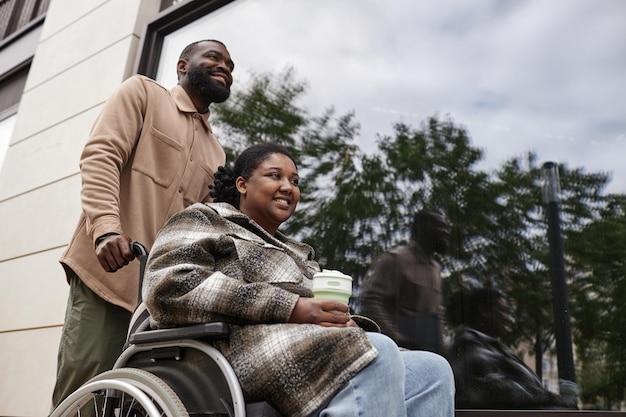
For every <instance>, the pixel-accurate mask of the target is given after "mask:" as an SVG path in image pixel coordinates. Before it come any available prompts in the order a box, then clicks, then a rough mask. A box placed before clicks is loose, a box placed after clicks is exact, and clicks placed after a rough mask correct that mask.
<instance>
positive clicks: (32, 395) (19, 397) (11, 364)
mask: <svg viewBox="0 0 626 417" xmlns="http://www.w3.org/2000/svg"><path fill="white" fill-rule="evenodd" d="M60 337H61V328H60V327H52V328H44V329H35V330H25V331H20V332H9V333H0V369H2V374H1V375H2V376H0V416H29V417H31V416H32V417H35V416H37V417H41V416H47V415H48V414H49V413H50V408H51V405H52V389H53V387H54V379H55V375H56V357H57V351H58V348H59V339H60Z"/></svg>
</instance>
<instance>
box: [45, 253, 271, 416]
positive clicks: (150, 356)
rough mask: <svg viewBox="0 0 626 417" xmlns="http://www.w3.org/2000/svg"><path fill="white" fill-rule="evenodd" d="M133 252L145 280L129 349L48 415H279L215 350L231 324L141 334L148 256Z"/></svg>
mask: <svg viewBox="0 0 626 417" xmlns="http://www.w3.org/2000/svg"><path fill="white" fill-rule="evenodd" d="M131 248H132V250H133V252H134V253H135V254H136V255H137V256H138V257H139V261H140V276H139V300H138V307H137V309H136V310H135V312H134V313H133V320H132V321H131V325H130V328H129V335H128V340H127V346H126V348H125V349H124V351H123V352H122V354H121V355H120V356H119V357H118V359H117V361H116V362H115V365H114V366H113V369H111V370H110V371H106V372H103V373H101V374H99V375H97V376H96V377H94V378H92V379H91V380H89V381H88V382H86V383H85V384H83V385H82V386H81V387H80V388H78V389H77V390H76V391H74V392H73V393H72V394H70V395H69V396H68V397H67V398H66V399H65V400H64V401H63V402H61V403H60V404H59V405H58V406H57V407H56V408H55V409H54V410H53V411H52V413H51V414H50V416H49V417H78V416H83V415H89V416H91V415H95V416H96V417H118V416H119V417H121V416H129V417H131V416H132V417H162V416H165V417H200V416H206V417H209V416H211V417H217V416H228V417H280V414H278V412H277V411H276V410H275V409H274V408H272V407H271V406H270V405H269V404H268V403H266V402H258V403H248V404H246V402H245V399H244V396H243V392H242V390H241V386H240V385H239V381H238V380H237V376H236V375H235V372H234V371H233V369H232V367H231V366H230V364H229V363H228V361H227V360H226V358H225V357H224V355H222V353H221V352H220V351H219V350H218V349H216V348H215V347H213V346H211V344H210V342H211V341H215V340H218V339H224V338H227V337H228V335H229V333H230V329H229V326H228V325H227V324H226V323H222V322H215V323H203V324H197V325H190V326H183V327H177V328H172V329H158V330H143V331H142V330H140V329H141V328H142V327H147V326H146V323H147V320H148V312H147V309H146V308H145V304H143V303H142V300H141V287H142V284H143V273H144V269H145V263H146V260H147V257H148V252H147V250H146V249H145V247H143V245H141V244H139V243H137V242H133V243H132V244H131ZM209 393H210V394H211V395H208V394H209ZM88 404H90V405H88Z"/></svg>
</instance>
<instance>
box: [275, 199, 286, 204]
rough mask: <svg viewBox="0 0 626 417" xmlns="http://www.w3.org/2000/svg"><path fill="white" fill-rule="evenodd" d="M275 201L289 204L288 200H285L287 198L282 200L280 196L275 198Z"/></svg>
mask: <svg viewBox="0 0 626 417" xmlns="http://www.w3.org/2000/svg"><path fill="white" fill-rule="evenodd" d="M276 202H278V203H283V204H289V201H287V200H283V199H282V198H277V199H276Z"/></svg>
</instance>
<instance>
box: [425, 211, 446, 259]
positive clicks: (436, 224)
mask: <svg viewBox="0 0 626 417" xmlns="http://www.w3.org/2000/svg"><path fill="white" fill-rule="evenodd" d="M423 236H424V238H425V239H426V240H427V242H423V245H425V246H427V248H428V249H430V250H431V251H432V252H433V253H445V252H446V251H447V250H448V245H449V239H450V226H449V225H448V222H447V221H446V218H445V217H444V216H443V215H442V214H440V213H432V214H431V215H430V222H429V224H428V227H427V230H426V231H425V233H424V234H423Z"/></svg>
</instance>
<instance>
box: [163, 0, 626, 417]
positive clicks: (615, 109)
mask: <svg viewBox="0 0 626 417" xmlns="http://www.w3.org/2000/svg"><path fill="white" fill-rule="evenodd" d="M625 13H626V3H624V2H621V1H612V0H607V1H603V2H595V1H591V0H572V1H568V2H566V3H565V2H558V3H554V2H544V1H541V0H522V1H518V2H502V1H497V0H485V1H483V2H480V3H476V2H471V3H464V2H458V1H446V0H444V1H440V0H429V1H419V2H416V1H413V0H397V1H396V0H394V1H393V2H384V1H373V0H369V1H366V0H332V1H319V0H299V1H298V2H294V1H289V0H263V1H260V0H239V1H235V2H233V3H231V4H229V5H228V6H226V7H223V8H221V9H219V10H218V11H216V12H214V13H211V14H209V15H207V16H204V17H201V18H199V19H198V20H197V21H196V22H194V23H192V24H190V25H189V26H187V27H185V28H183V29H181V30H179V31H177V32H175V33H172V34H171V35H169V36H168V37H167V38H166V39H165V42H164V49H163V54H162V56H161V62H160V67H159V71H158V76H157V78H158V81H160V82H162V83H163V84H164V85H166V86H167V87H171V86H172V85H173V84H175V83H176V72H175V67H176V60H177V58H178V56H177V54H178V51H180V49H181V47H182V46H184V45H186V44H188V43H190V42H192V41H194V40H198V39H205V38H214V39H219V40H221V41H223V42H225V43H226V45H227V46H228V48H229V51H230V52H231V55H232V57H233V59H234V61H235V64H236V68H235V72H234V74H233V75H234V77H235V82H234V84H233V89H232V90H233V96H232V98H231V99H230V100H229V101H227V102H226V103H223V104H220V105H219V106H215V107H213V108H212V115H211V118H212V119H211V123H212V125H213V126H214V128H215V129H216V133H217V134H218V136H219V137H220V140H221V141H222V143H223V144H224V146H225V147H227V148H230V149H232V150H233V152H232V153H235V152H234V151H236V150H238V149H242V148H243V147H245V146H246V145H247V144H248V143H249V142H253V141H266V140H273V141H278V142H281V143H284V144H286V145H289V146H290V147H291V148H293V149H295V150H296V151H297V154H298V156H299V157H300V159H301V160H302V172H303V178H302V180H303V181H302V184H303V185H302V187H304V188H306V190H305V191H306V195H307V196H312V198H310V199H308V200H306V199H305V200H304V201H302V202H301V207H300V208H299V210H298V213H299V215H298V216H294V218H293V219H292V220H290V222H289V223H288V224H287V225H286V226H287V228H289V230H288V232H289V233H290V234H293V235H297V236H299V237H300V238H301V239H303V240H306V241H307V242H308V243H311V244H312V245H313V246H314V247H316V248H317V250H318V252H317V256H318V258H319V260H320V263H321V264H322V266H325V265H328V266H331V267H332V268H337V269H340V270H342V271H344V272H345V273H348V274H349V275H351V276H353V277H354V279H355V287H356V289H355V291H357V292H358V286H359V284H360V282H361V281H362V279H363V277H364V275H365V272H366V271H367V269H368V268H369V267H370V266H371V264H372V262H373V260H374V259H375V258H376V256H377V255H379V254H381V253H383V252H384V251H386V250H388V249H389V248H391V247H393V246H396V245H398V244H402V243H405V242H407V241H408V240H409V236H408V233H407V232H406V231H407V230H408V224H409V223H410V219H411V216H412V215H413V214H414V213H415V211H417V210H419V209H420V208H422V207H438V208H440V209H441V210H442V211H443V212H445V213H446V216H447V218H448V219H449V221H450V223H451V225H452V235H451V241H450V250H449V251H448V255H446V256H441V257H440V259H439V261H440V263H441V264H442V266H443V272H444V276H445V280H444V297H446V298H448V297H449V294H451V293H452V292H455V291H458V290H460V289H462V288H466V287H467V284H468V282H469V283H471V284H475V286H489V285H492V284H493V285H495V286H497V287H498V288H504V289H506V295H507V298H508V299H510V300H511V301H512V305H513V314H514V316H515V318H516V321H515V322H514V324H513V325H512V329H511V332H510V334H509V335H508V336H506V337H505V340H504V341H503V342H504V343H505V345H507V346H512V347H513V348H514V349H515V350H516V351H521V350H524V351H525V353H526V354H527V356H525V358H530V360H531V361H533V360H534V366H531V368H532V371H533V372H534V373H535V374H537V375H538V377H539V379H540V380H542V381H544V385H547V387H548V388H549V390H550V391H552V392H554V393H558V392H559V385H558V380H557V377H556V376H555V375H553V374H552V373H550V372H548V371H549V370H548V369H545V367H544V366H543V363H544V358H546V357H550V352H551V351H552V350H553V348H554V330H553V325H554V320H553V316H552V309H551V296H550V292H551V288H550V278H549V272H548V264H549V259H548V253H549V252H548V242H547V237H546V236H547V234H546V233H547V224H546V217H545V211H544V207H543V204H542V198H541V181H542V178H541V163H542V161H546V160H551V161H556V162H557V164H558V165H559V169H560V171H559V177H560V180H561V189H562V201H561V211H562V222H563V223H562V226H563V237H564V245H565V251H566V253H565V255H566V259H565V262H566V271H567V284H568V291H569V294H570V307H571V310H572V311H571V317H572V330H573V339H574V340H573V342H574V355H575V364H576V367H577V372H576V374H577V376H578V378H577V380H578V381H577V382H578V384H579V386H580V388H581V392H580V405H581V407H582V408H600V409H619V408H620V407H623V404H624V392H625V388H626V386H625V382H624V381H626V365H624V364H626V353H625V351H626V350H625V349H623V344H624V339H623V334H622V330H621V329H624V328H626V322H625V321H624V320H625V319H624V317H626V310H625V308H626V307H624V305H626V304H625V303H623V298H624V294H626V277H625V275H626V274H625V271H626V267H625V264H624V260H623V259H624V252H625V251H626V223H625V220H624V208H625V206H626V203H625V200H626V199H625V198H624V192H625V191H626V164H623V163H622V162H621V158H622V155H623V154H624V151H626V141H625V136H624V135H625V132H626V119H625V118H624V116H623V110H622V109H621V108H622V107H623V106H622V104H623V103H622V102H623V91H624V88H623V87H624V86H626V55H624V54H623V53H621V51H623V50H624V49H625V48H626V36H625V35H626V33H625V32H626V26H625V25H623V24H622V23H623V22H620V16H623V15H624V14H625ZM530 27H532V30H529V28H530ZM444 115H445V116H444ZM496 284H497V285H496ZM449 331H450V332H451V329H449ZM548 362H549V363H550V362H554V358H553V357H552V358H550V361H548Z"/></svg>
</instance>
